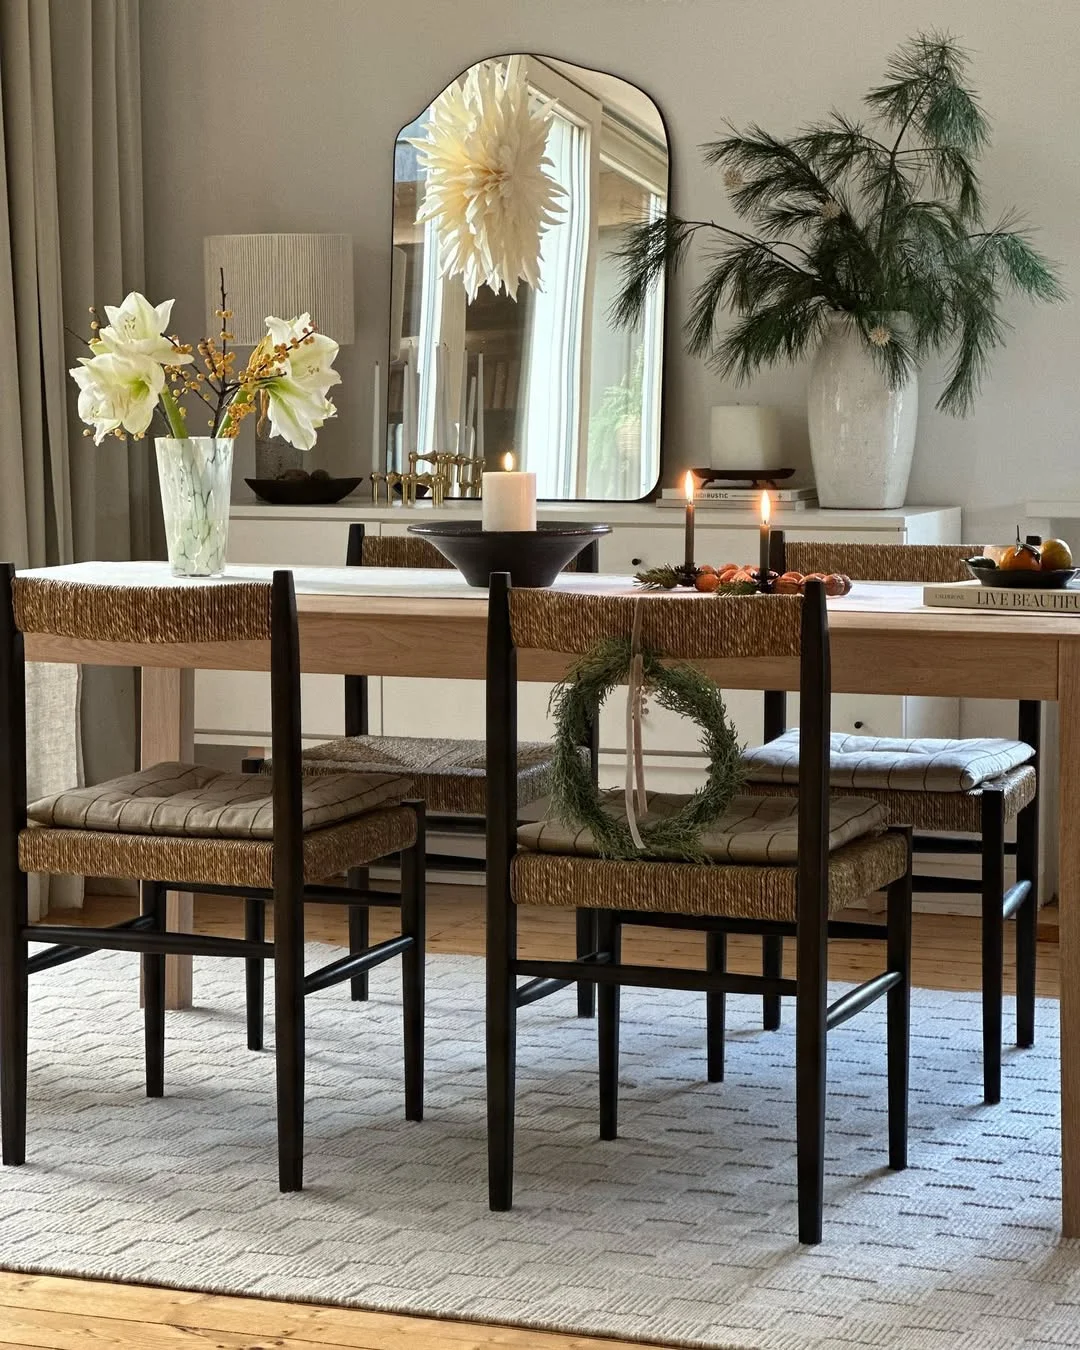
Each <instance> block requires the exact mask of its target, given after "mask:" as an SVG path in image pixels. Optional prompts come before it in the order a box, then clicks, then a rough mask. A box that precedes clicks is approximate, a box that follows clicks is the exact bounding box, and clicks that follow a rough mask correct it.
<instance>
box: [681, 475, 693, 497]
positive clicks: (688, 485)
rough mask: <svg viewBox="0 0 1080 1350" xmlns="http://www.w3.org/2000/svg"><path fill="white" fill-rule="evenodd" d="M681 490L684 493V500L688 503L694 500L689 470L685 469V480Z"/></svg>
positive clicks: (691, 476)
mask: <svg viewBox="0 0 1080 1350" xmlns="http://www.w3.org/2000/svg"><path fill="white" fill-rule="evenodd" d="M683 488H684V490H685V492H686V500H687V501H688V502H692V501H693V500H694V475H693V474H692V473H691V472H690V470H689V469H687V471H686V478H685V480H684V482H683Z"/></svg>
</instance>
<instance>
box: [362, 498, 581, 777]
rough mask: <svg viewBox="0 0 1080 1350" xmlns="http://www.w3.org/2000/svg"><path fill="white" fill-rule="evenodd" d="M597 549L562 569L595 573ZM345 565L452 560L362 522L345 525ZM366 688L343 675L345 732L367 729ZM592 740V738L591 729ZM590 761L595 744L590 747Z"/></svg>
mask: <svg viewBox="0 0 1080 1350" xmlns="http://www.w3.org/2000/svg"><path fill="white" fill-rule="evenodd" d="M599 556H600V555H599V548H598V545H597V541H596V540H595V539H594V540H591V541H590V542H589V543H588V544H587V545H586V546H585V548H583V549H582V551H581V552H580V553H579V554H578V556H577V557H576V558H575V559H573V561H572V562H571V563H570V564H569V566H568V567H567V568H566V571H568V572H596V571H598V570H599ZM345 565H346V567H439V568H444V569H445V568H452V567H453V563H452V562H450V560H449V559H448V558H444V557H443V555H442V554H441V553H440V552H439V550H438V549H437V548H436V547H435V545H434V544H433V543H431V542H430V541H429V540H427V539H423V538H421V537H420V535H418V534H368V532H367V530H366V529H365V527H364V524H363V522H362V521H354V522H353V523H352V524H351V525H350V526H349V543H348V548H347V551H346V554H345ZM369 697H370V693H369V688H368V680H367V676H366V675H346V676H345V735H346V736H366V735H367V733H368V730H369V728H370V720H369V715H370V714H369V708H370V704H369ZM592 734H593V740H594V741H595V739H596V731H595V728H594V730H593V733H592ZM592 753H593V758H594V760H595V759H596V757H597V754H598V746H596V745H595V744H594V745H593V747H592Z"/></svg>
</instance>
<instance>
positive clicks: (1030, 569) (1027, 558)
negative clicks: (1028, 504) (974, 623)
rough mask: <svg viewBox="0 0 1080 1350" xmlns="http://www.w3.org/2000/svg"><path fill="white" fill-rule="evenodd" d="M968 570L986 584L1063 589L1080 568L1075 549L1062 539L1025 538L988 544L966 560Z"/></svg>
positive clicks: (1079, 571)
mask: <svg viewBox="0 0 1080 1350" xmlns="http://www.w3.org/2000/svg"><path fill="white" fill-rule="evenodd" d="M965 561H966V563H967V568H968V571H969V572H970V573H971V575H972V576H973V577H975V578H976V579H977V580H978V581H980V582H981V583H982V584H983V585H984V586H1002V587H1005V588H1006V589H1008V590H1057V591H1060V590H1064V589H1065V587H1066V586H1068V585H1069V584H1070V582H1072V581H1074V580H1075V578H1076V576H1077V574H1078V573H1080V568H1077V567H1074V566H1073V558H1072V550H1071V549H1070V548H1069V546H1068V544H1066V543H1065V541H1064V540H1063V539H1034V538H1031V537H1030V536H1029V537H1028V538H1027V539H1024V540H1022V539H1021V538H1020V534H1019V531H1018V532H1017V535H1016V543H1015V544H1006V545H1003V546H1000V547H997V546H995V547H993V548H987V549H985V550H984V552H983V553H981V554H979V555H978V556H977V557H974V558H967V559H966V560H965Z"/></svg>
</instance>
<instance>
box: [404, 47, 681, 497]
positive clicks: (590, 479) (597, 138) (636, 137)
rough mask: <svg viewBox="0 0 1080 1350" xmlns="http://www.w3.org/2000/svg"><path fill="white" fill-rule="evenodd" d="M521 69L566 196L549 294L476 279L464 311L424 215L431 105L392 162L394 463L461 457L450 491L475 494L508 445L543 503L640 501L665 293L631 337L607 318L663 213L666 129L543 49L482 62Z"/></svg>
mask: <svg viewBox="0 0 1080 1350" xmlns="http://www.w3.org/2000/svg"><path fill="white" fill-rule="evenodd" d="M512 59H513V60H517V61H520V63H521V64H520V67H519V69H522V70H524V72H525V74H524V78H525V79H526V80H527V87H528V98H529V103H530V106H531V107H535V108H536V109H538V110H543V111H545V112H546V114H547V116H548V119H549V120H548V122H547V138H546V145H545V153H546V160H547V163H546V166H545V172H546V173H547V174H548V175H549V176H550V177H551V178H552V179H553V180H554V182H555V183H556V184H557V185H558V187H559V188H560V189H561V195H560V200H559V206H558V208H557V218H556V219H555V221H554V222H553V223H551V224H549V225H548V226H547V228H546V229H544V230H543V232H542V234H541V237H540V269H539V283H540V284H539V286H538V287H537V288H536V289H533V288H532V287H530V286H529V285H527V284H525V283H524V282H520V283H519V284H518V285H517V287H516V290H515V291H514V293H513V294H512V295H507V294H506V293H505V291H504V292H502V293H500V294H496V293H495V292H494V291H493V290H492V289H491V288H490V286H488V285H480V286H479V289H478V290H477V292H476V295H475V298H474V299H472V300H471V301H470V300H469V299H468V296H467V293H466V288H465V285H464V283H463V281H462V277H461V276H460V275H453V276H446V275H443V271H444V266H445V265H444V264H443V263H442V262H441V255H440V245H443V244H445V242H446V241H445V239H444V238H443V237H442V236H441V235H440V223H439V220H438V219H429V220H427V221H425V222H424V223H418V216H420V215H421V214H422V212H423V207H424V202H425V186H426V181H427V172H426V170H425V167H424V163H425V158H424V154H423V153H422V151H421V150H420V149H418V147H417V145H416V144H415V143H414V142H416V141H423V139H424V138H425V135H426V134H427V129H428V122H429V118H430V116H431V107H429V108H427V109H425V111H424V112H423V113H422V114H421V116H419V117H418V118H416V119H415V120H414V121H413V122H411V123H410V124H409V125H408V126H406V127H403V128H402V130H401V132H400V133H399V135H398V139H397V144H396V148H395V157H394V178H395V181H394V229H393V248H394V253H393V262H394V267H393V274H394V285H393V291H394V299H393V306H392V310H393V312H392V316H391V352H390V380H389V385H388V399H387V419H388V423H387V436H386V449H387V468H388V469H390V470H393V471H396V472H408V471H418V470H419V471H421V472H422V471H424V470H425V469H427V468H429V467H430V466H431V464H432V462H433V460H434V456H435V455H436V454H440V455H442V456H444V457H448V456H450V455H454V456H455V457H457V458H458V459H459V460H461V461H470V463H469V464H468V465H467V466H464V467H458V468H456V469H452V470H451V472H452V473H453V474H454V476H455V477H454V481H455V483H457V484H459V485H461V491H460V492H454V491H453V490H451V491H450V493H448V495H450V496H454V495H468V493H467V488H466V487H465V486H464V484H465V483H466V482H467V481H468V480H469V479H470V478H471V477H476V478H478V476H479V469H480V467H481V466H486V467H489V468H490V467H493V466H495V465H496V464H498V463H499V462H501V460H502V457H503V456H504V455H505V454H506V453H507V452H510V453H512V454H513V455H514V457H515V460H516V462H517V463H518V464H519V466H521V467H523V468H526V469H528V470H530V471H532V472H534V473H535V474H536V475H537V488H538V493H539V495H540V496H541V497H542V498H547V499H574V498H594V499H607V500H636V499H638V498H640V497H642V496H645V495H646V494H648V493H649V492H650V491H651V490H652V489H653V487H654V486H655V484H656V482H657V479H658V476H659V469H660V411H661V383H662V374H663V327H664V317H663V316H664V295H663V289H662V287H657V288H655V289H654V291H653V292H652V294H651V296H650V302H649V306H648V309H647V311H646V313H645V315H644V318H643V321H642V322H641V323H640V325H639V326H637V327H635V328H625V327H622V328H620V327H617V326H616V325H615V324H614V323H613V322H612V320H611V315H610V309H611V304H612V301H613V299H614V297H615V295H616V293H617V291H618V289H619V264H618V258H617V253H618V250H619V248H620V246H621V242H622V235H623V231H624V229H625V227H626V226H627V225H628V224H634V223H637V222H639V221H641V220H645V219H651V218H655V216H656V215H658V214H659V213H661V212H662V211H663V210H664V209H665V208H666V205H667V192H668V153H667V141H666V136H665V132H664V127H663V122H662V119H661V117H660V114H659V112H658V110H657V109H656V106H655V104H653V102H652V100H651V99H649V98H648V97H647V96H646V95H645V94H643V93H642V92H641V91H640V90H638V89H637V88H636V87H634V86H632V85H629V84H627V83H626V82H625V81H623V80H619V79H617V78H615V77H613V76H610V75H606V74H603V73H601V72H597V71H591V70H585V69H582V68H581V67H578V66H574V65H570V64H568V63H565V62H561V61H554V60H548V59H543V60H542V59H540V58H538V57H534V56H529V57H525V58H508V57H500V58H497V59H496V60H495V62H493V63H485V64H493V65H494V66H495V67H496V68H497V69H500V70H505V69H506V63H507V62H508V61H510V60H512ZM467 74H468V72H466V73H465V75H467ZM461 78H462V79H464V78H465V76H464V75H463V76H462V77H461ZM434 101H435V100H433V103H434ZM463 141H467V137H463ZM467 150H468V147H467V144H466V147H465V153H467ZM533 239H534V240H535V232H534V234H533ZM474 470H475V473H474Z"/></svg>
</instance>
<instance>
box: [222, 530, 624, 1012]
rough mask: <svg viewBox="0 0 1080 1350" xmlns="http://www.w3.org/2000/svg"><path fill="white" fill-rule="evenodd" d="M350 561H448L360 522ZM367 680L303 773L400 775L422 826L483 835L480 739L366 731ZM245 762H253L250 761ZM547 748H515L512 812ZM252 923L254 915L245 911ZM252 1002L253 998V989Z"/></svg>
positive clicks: (581, 920)
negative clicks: (421, 804) (418, 805)
mask: <svg viewBox="0 0 1080 1350" xmlns="http://www.w3.org/2000/svg"><path fill="white" fill-rule="evenodd" d="M598 558H599V554H598V550H597V544H596V541H595V540H594V541H593V542H591V543H590V544H588V545H587V547H586V548H585V549H583V550H582V552H581V553H580V554H579V555H578V557H577V558H575V559H574V561H573V562H572V563H571V564H570V566H569V568H568V569H567V570H568V571H575V572H596V570H597V566H598ZM346 565H347V566H349V567H409V568H413V567H417V568H439V569H450V568H451V567H452V564H451V563H449V562H448V561H447V559H446V558H444V557H443V555H442V554H441V553H440V552H439V550H438V549H437V548H436V547H435V546H434V545H433V544H431V543H429V541H428V540H426V539H421V538H420V537H419V536H417V535H371V534H368V533H367V532H366V530H365V529H364V526H363V524H362V523H359V522H357V523H354V524H352V525H350V526H349V545H348V554H347V557H346ZM368 707H369V703H368V679H367V676H365V675H348V676H346V677H345V735H344V736H342V737H338V738H337V739H335V740H331V741H324V742H323V743H322V744H321V745H316V746H313V747H311V748H310V749H309V750H306V751H305V752H304V767H305V770H306V771H307V772H309V773H333V772H341V771H342V770H349V771H350V772H361V773H370V772H387V771H396V772H401V773H407V774H409V776H410V777H411V778H412V780H413V784H414V790H415V793H416V796H417V797H419V798H421V799H422V800H423V801H425V802H426V803H427V809H428V824H429V826H430V827H431V829H432V830H433V831H434V830H437V831H439V832H440V833H442V834H449V835H459V836H463V837H466V838H468V837H472V838H476V837H480V838H482V837H483V833H484V819H485V816H486V813H487V769H486V749H485V746H484V742H483V741H481V740H464V739H462V738H460V737H453V736H452V735H448V736H447V737H440V738H433V737H426V736H380V735H372V734H371V731H370V722H369V718H368ZM588 750H589V754H590V757H591V761H592V768H593V775H594V778H595V776H596V773H597V760H598V741H597V728H596V727H595V726H594V727H593V728H592V734H591V740H590V744H589V746H588ZM248 765H249V767H256V765H255V764H254V763H253V762H251V761H249V762H248ZM551 766H552V747H551V745H550V744H549V743H548V742H546V741H536V742H533V741H529V742H523V743H522V744H521V745H519V747H518V770H517V783H516V795H515V798H514V800H516V802H517V807H518V810H519V811H521V810H523V809H524V808H525V807H527V806H530V805H532V804H533V803H535V802H537V801H539V800H540V799H541V798H543V797H545V796H546V795H547V793H548V790H549V787H550V782H551ZM427 863H428V867H429V869H431V868H439V869H443V870H450V871H464V872H473V873H475V872H480V873H483V871H484V860H483V858H478V859H477V858H467V857H461V856H459V855H456V854H436V853H429V854H428V855H427ZM349 884H350V885H351V886H353V887H355V888H357V889H359V890H362V889H366V888H367V885H368V878H367V876H366V874H365V873H364V872H362V871H361V872H357V873H355V874H353V875H352V876H350V877H349ZM252 923H253V925H257V923H258V917H257V915H256V914H254V912H252ZM577 924H578V951H579V953H580V954H585V953H587V952H591V951H592V950H593V948H594V947H595V946H596V932H595V920H594V917H593V915H592V914H590V913H589V912H588V911H586V910H582V911H581V912H580V913H579V915H578V920H577ZM368 930H369V921H368V911H367V909H366V908H365V907H364V906H362V905H356V906H353V907H352V908H351V909H350V910H349V945H350V947H351V948H352V949H353V950H357V951H359V950H363V948H364V947H366V946H367V943H368ZM367 992H368V987H367V977H366V976H365V975H360V976H357V978H356V979H355V980H353V982H352V997H353V998H354V999H358V1000H363V999H365V998H367ZM251 999H252V1003H254V1002H255V1001H256V1000H257V999H260V995H259V994H258V992H257V990H256V989H255V988H254V987H253V988H252V994H251ZM594 1008H595V992H594V988H593V986H592V985H591V984H585V983H582V984H581V985H579V987H578V1014H579V1016H582V1017H591V1016H592V1015H593V1011H594Z"/></svg>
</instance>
